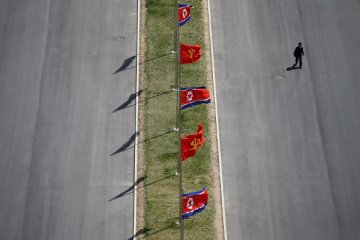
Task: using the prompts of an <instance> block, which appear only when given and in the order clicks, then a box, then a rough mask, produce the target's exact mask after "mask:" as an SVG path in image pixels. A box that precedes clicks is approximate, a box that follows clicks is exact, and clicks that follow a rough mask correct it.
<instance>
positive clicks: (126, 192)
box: [109, 174, 176, 202]
mask: <svg viewBox="0 0 360 240" xmlns="http://www.w3.org/2000/svg"><path fill="white" fill-rule="evenodd" d="M174 176H176V174H173V175H169V176H166V177H164V178H161V179H158V180H156V181H153V182H151V183H148V184H145V185H144V186H141V187H136V186H137V185H139V184H140V183H141V182H143V181H144V180H145V179H146V178H147V176H145V177H139V178H138V180H136V183H134V184H133V185H132V186H131V187H129V188H128V189H126V190H125V191H123V192H122V193H120V194H119V195H117V196H115V197H113V198H111V199H110V200H109V202H111V201H113V200H115V199H118V198H122V197H124V196H126V195H129V194H131V193H133V192H134V190H138V189H140V188H145V187H148V186H151V185H153V184H155V183H158V182H161V181H164V180H166V179H168V178H172V177H174Z"/></svg>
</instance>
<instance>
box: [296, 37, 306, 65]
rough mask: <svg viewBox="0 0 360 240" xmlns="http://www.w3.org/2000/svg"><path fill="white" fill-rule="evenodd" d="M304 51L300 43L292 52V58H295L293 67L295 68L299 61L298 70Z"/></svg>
mask: <svg viewBox="0 0 360 240" xmlns="http://www.w3.org/2000/svg"><path fill="white" fill-rule="evenodd" d="M304 55H305V53H304V49H303V47H302V43H301V42H300V43H299V45H298V46H297V47H296V48H295V50H294V57H295V64H294V66H293V67H295V66H296V65H297V63H298V61H299V64H300V69H301V67H302V56H304Z"/></svg>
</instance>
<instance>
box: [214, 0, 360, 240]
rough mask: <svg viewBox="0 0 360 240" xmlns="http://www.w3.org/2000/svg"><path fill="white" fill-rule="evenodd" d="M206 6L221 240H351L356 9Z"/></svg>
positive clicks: (241, 3)
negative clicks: (300, 49) (299, 55)
mask: <svg viewBox="0 0 360 240" xmlns="http://www.w3.org/2000/svg"><path fill="white" fill-rule="evenodd" d="M210 2H211V6H212V30H213V40H214V48H215V49H214V53H215V64H216V79H217V91H218V92H217V93H218V103H217V104H218V107H219V118H220V139H221V150H222V166H223V177H224V191H225V208H226V224H227V233H228V235H227V236H228V239H231V240H233V239H234V240H250V239H251V240H325V239H326V240H339V239H341V240H358V239H360V47H359V43H360V14H359V13H360V2H359V1H358V0H329V1H323V0H301V1H300V0H267V1H257V0H229V1H215V0H211V1H210ZM298 42H303V44H304V50H305V57H304V58H303V62H304V63H303V69H302V70H300V69H293V70H290V71H287V70H286V69H287V68H288V67H290V66H292V65H293V64H294V60H295V59H294V57H293V51H294V48H295V47H296V46H297V43H298Z"/></svg>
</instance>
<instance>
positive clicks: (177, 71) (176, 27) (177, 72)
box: [174, 0, 184, 240]
mask: <svg viewBox="0 0 360 240" xmlns="http://www.w3.org/2000/svg"><path fill="white" fill-rule="evenodd" d="M178 9H179V7H178V1H177V0H174V52H175V89H176V91H177V92H176V93H177V104H176V110H177V111H176V112H177V129H178V175H179V227H180V240H184V222H183V219H182V195H183V186H182V180H183V175H182V159H181V112H180V111H181V108H180V41H179V20H178Z"/></svg>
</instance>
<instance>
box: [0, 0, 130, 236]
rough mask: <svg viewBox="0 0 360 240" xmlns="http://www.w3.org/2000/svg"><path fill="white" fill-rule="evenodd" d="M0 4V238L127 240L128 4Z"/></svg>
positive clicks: (93, 0)
mask: <svg viewBox="0 0 360 240" xmlns="http://www.w3.org/2000/svg"><path fill="white" fill-rule="evenodd" d="M0 3H1V7H0V239H1V240H14V239H23V240H25V239H26V240H27V239H34V240H35V239H36V240H41V239H43V240H50V239H51V240H55V239H64V240H65V239H66V240H75V239H76V240H79V239H86V240H88V239H96V240H98V239H109V240H114V239H128V238H130V237H131V236H132V233H133V194H132V191H126V190H131V189H129V188H130V187H131V186H132V184H133V173H134V148H133V145H134V143H133V140H134V136H135V135H134V133H135V107H134V103H135V102H134V99H133V97H132V96H134V92H135V84H136V68H135V62H136V59H135V57H134V56H136V29H137V26H136V23H137V6H136V4H137V3H136V1H125V0H120V1H110V0H102V1H99V0H66V1H54V0H32V1H25V0H2V1H0ZM126 60H127V61H126ZM116 70H119V71H117V73H116V74H113V72H116ZM116 109H117V111H115V112H113V111H114V110H116ZM112 112H113V113H112ZM117 150H118V151H117ZM114 152H117V153H116V154H114V155H112V156H110V155H111V154H112V153H114ZM115 196H119V197H118V198H116V199H115V200H113V201H108V200H109V199H111V198H113V197H115Z"/></svg>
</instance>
